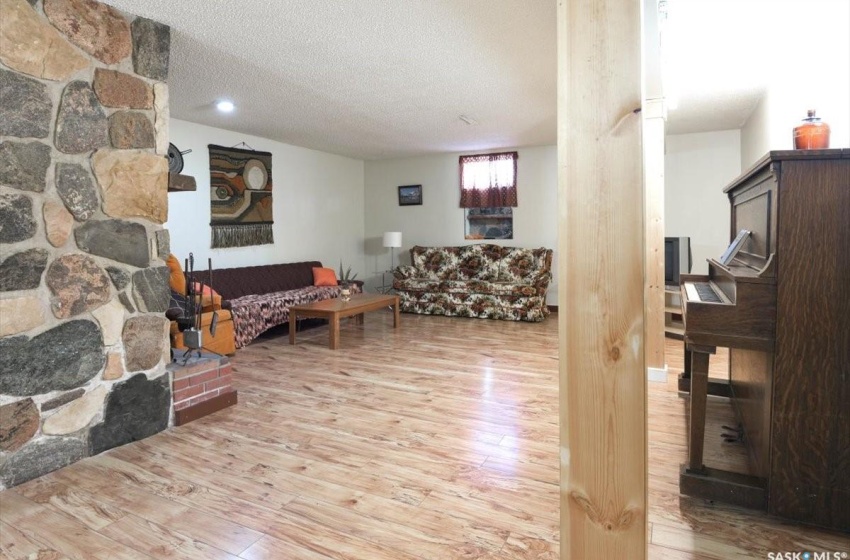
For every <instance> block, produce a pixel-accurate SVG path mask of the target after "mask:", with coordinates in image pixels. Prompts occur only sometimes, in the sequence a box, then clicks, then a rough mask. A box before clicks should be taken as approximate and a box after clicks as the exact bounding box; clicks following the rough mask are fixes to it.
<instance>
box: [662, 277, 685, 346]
mask: <svg viewBox="0 0 850 560" xmlns="http://www.w3.org/2000/svg"><path fill="white" fill-rule="evenodd" d="M684 335H685V323H684V322H683V321H682V292H681V291H680V289H679V286H664V336H666V337H667V338H675V339H676V340H682V338H683V337H684Z"/></svg>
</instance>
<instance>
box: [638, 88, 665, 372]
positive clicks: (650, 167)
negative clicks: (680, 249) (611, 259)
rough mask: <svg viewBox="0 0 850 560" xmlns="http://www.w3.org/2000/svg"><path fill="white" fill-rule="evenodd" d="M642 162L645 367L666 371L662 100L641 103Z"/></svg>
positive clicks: (649, 100) (648, 100)
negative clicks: (644, 228) (644, 216)
mask: <svg viewBox="0 0 850 560" xmlns="http://www.w3.org/2000/svg"><path fill="white" fill-rule="evenodd" d="M643 165H644V197H645V203H644V204H645V206H644V208H645V215H646V296H645V297H646V312H645V315H646V319H645V321H646V329H645V331H646V335H645V336H646V342H645V347H646V367H647V369H651V370H653V371H657V370H662V372H663V371H664V370H665V367H666V363H665V360H664V101H663V100H662V99H647V100H645V101H644V103H643Z"/></svg>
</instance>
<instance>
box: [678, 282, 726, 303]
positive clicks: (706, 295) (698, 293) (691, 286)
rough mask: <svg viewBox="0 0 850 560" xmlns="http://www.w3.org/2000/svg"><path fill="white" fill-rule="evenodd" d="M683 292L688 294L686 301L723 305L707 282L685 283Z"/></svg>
mask: <svg viewBox="0 0 850 560" xmlns="http://www.w3.org/2000/svg"><path fill="white" fill-rule="evenodd" d="M685 291H686V292H687V294H688V300H690V301H701V302H704V303H723V300H722V299H721V298H720V296H718V295H717V292H715V291H714V288H712V287H711V284H709V283H708V282H686V283H685Z"/></svg>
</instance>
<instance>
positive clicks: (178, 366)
mask: <svg viewBox="0 0 850 560" xmlns="http://www.w3.org/2000/svg"><path fill="white" fill-rule="evenodd" d="M182 352H183V350H175V356H178V357H179V356H181V354H182ZM167 369H168V371H169V372H170V373H171V391H172V394H173V397H174V425H175V426H180V425H182V424H185V423H187V422H191V421H192V420H197V419H198V418H201V417H202V416H206V415H207V414H212V413H213V412H216V411H219V410H221V409H223V408H227V407H228V406H231V405H234V404H236V398H237V397H236V391H235V390H234V389H233V386H232V381H233V375H232V374H233V366H232V365H231V364H230V360H229V359H228V358H227V357H225V356H218V355H216V354H207V353H204V354H202V355H201V357H197V355H196V356H194V357H192V358H190V359H189V361H188V362H186V365H183V360H182V359H181V360H178V361H177V362H171V363H170V364H169V365H168V368H167Z"/></svg>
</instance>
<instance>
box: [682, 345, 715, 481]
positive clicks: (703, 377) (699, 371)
mask: <svg viewBox="0 0 850 560" xmlns="http://www.w3.org/2000/svg"><path fill="white" fill-rule="evenodd" d="M687 348H688V353H689V354H690V365H691V417H690V435H689V438H688V472H692V473H702V472H705V466H704V465H703V462H702V456H703V448H704V447H705V409H706V397H707V396H708V359H709V356H710V355H711V354H714V353H715V351H716V348H715V347H714V346H697V345H695V344H688V346H687Z"/></svg>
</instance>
